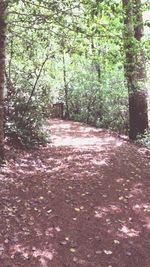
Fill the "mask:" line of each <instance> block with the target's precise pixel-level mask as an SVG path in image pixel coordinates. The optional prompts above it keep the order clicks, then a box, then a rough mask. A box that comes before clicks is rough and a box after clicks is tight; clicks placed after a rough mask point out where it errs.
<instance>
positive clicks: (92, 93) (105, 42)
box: [1, 0, 150, 146]
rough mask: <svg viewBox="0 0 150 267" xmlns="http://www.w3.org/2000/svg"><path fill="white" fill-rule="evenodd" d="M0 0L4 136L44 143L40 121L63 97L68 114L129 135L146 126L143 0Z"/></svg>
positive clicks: (147, 42)
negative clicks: (3, 59) (3, 61)
mask: <svg viewBox="0 0 150 267" xmlns="http://www.w3.org/2000/svg"><path fill="white" fill-rule="evenodd" d="M1 5H3V7H4V13H3V14H1V15H2V18H3V20H4V21H5V22H6V24H7V29H6V25H5V24H4V27H3V29H4V32H5V36H6V40H5V41H6V45H5V63H6V69H5V88H4V95H5V99H4V100H5V101H4V104H5V127H4V132H5V135H6V136H7V138H11V139H12V138H13V139H14V140H16V141H17V142H19V143H20V144H22V145H24V146H34V145H37V144H38V143H41V142H45V141H46V134H45V133H44V125H45V123H44V121H45V119H46V118H48V117H50V115H51V113H52V111H51V110H52V105H53V104H55V103H58V102H59V103H64V108H65V109H64V114H63V116H64V118H66V119H71V120H76V121H82V122H86V123H88V124H91V125H94V126H96V127H103V128H109V129H112V130H115V131H117V132H119V133H125V134H128V132H129V135H130V139H132V140H135V138H137V136H139V135H140V134H144V133H145V130H146V129H147V128H148V119H147V114H148V112H147V103H146V97H147V89H148V87H149V86H148V78H149V77H148V76H150V74H149V68H150V67H149V61H150V39H149V34H150V30H149V29H150V28H149V26H150V21H149V9H150V5H149V1H142V3H141V2H140V1H139V0H132V1H131V0H129V1H126V0H123V1H120V0H111V1H107V0H105V1H104V0H102V1H97V0H88V1H87V0H82V1H80V0H79V1H78V0H77V1H72V0H66V1H65V0H64V1H62V0H57V1H55V0H52V1H48V0H32V1H28V0H20V1H17V0H16V1H15V0H12V1H11V0H10V1H1ZM143 18H144V20H143ZM1 23H2V22H1ZM143 30H144V31H143ZM2 38H4V34H2V36H1V39H2ZM1 46H2V44H1ZM1 51H2V49H1ZM2 75H3V74H2ZM2 88H3V85H2ZM149 89H150V88H149ZM1 91H2V89H1ZM141 114H142V115H141ZM1 121H2V119H1ZM139 125H140V126H139ZM1 128H2V125H1ZM146 134H147V135H146V137H147V136H148V132H147V133H146ZM147 139H148V138H147ZM147 139H146V140H147Z"/></svg>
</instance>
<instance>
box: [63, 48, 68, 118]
mask: <svg viewBox="0 0 150 267" xmlns="http://www.w3.org/2000/svg"><path fill="white" fill-rule="evenodd" d="M63 78H64V90H65V118H66V119H69V103H68V84H67V77H66V62H65V52H64V51H63Z"/></svg>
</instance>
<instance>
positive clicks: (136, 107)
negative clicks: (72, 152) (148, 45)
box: [122, 0, 148, 140]
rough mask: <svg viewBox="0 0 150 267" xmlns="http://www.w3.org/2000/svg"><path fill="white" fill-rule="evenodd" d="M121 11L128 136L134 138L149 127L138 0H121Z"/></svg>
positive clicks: (140, 13)
mask: <svg viewBox="0 0 150 267" xmlns="http://www.w3.org/2000/svg"><path fill="white" fill-rule="evenodd" d="M122 3H123V11H124V26H125V30H124V48H125V74H126V79H127V86H128V92H129V128H130V130H129V138H130V139H131V140H135V139H136V137H137V135H138V134H143V133H144V132H145V130H146V129H147V128H148V111H147V92H146V89H145V83H146V68H145V59H144V58H145V57H144V52H143V49H142V48H141V39H142V36H143V20H142V12H141V3H140V0H122Z"/></svg>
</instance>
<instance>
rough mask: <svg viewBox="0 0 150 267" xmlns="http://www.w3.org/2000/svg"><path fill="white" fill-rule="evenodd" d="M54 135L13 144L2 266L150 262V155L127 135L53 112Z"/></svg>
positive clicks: (1, 174)
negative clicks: (34, 143)
mask: <svg viewBox="0 0 150 267" xmlns="http://www.w3.org/2000/svg"><path fill="white" fill-rule="evenodd" d="M47 131H49V132H50V134H51V141H52V142H51V143H49V144H48V145H47V146H45V147H41V148H40V149H38V150H34V151H22V150H19V149H14V148H12V147H10V146H6V154H7V159H8V163H7V165H6V166H5V167H3V168H2V169H1V171H0V191H1V192H0V197H1V202H0V206H1V208H0V230H1V232H0V267H34V266H35V267H150V159H149V157H148V156H147V157H145V154H143V150H142V149H139V148H138V147H136V146H135V145H133V144H131V143H130V142H129V141H128V139H127V138H125V137H122V136H117V134H114V133H111V132H109V131H106V130H103V129H96V128H92V127H89V126H87V125H85V124H81V123H77V122H71V121H61V120H50V121H49V122H48V125H47Z"/></svg>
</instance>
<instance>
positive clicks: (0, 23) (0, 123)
mask: <svg viewBox="0 0 150 267" xmlns="http://www.w3.org/2000/svg"><path fill="white" fill-rule="evenodd" d="M5 11H6V3H5V1H4V0H1V1H0V163H2V162H3V160H4V80H5V32H6V23H5Z"/></svg>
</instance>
